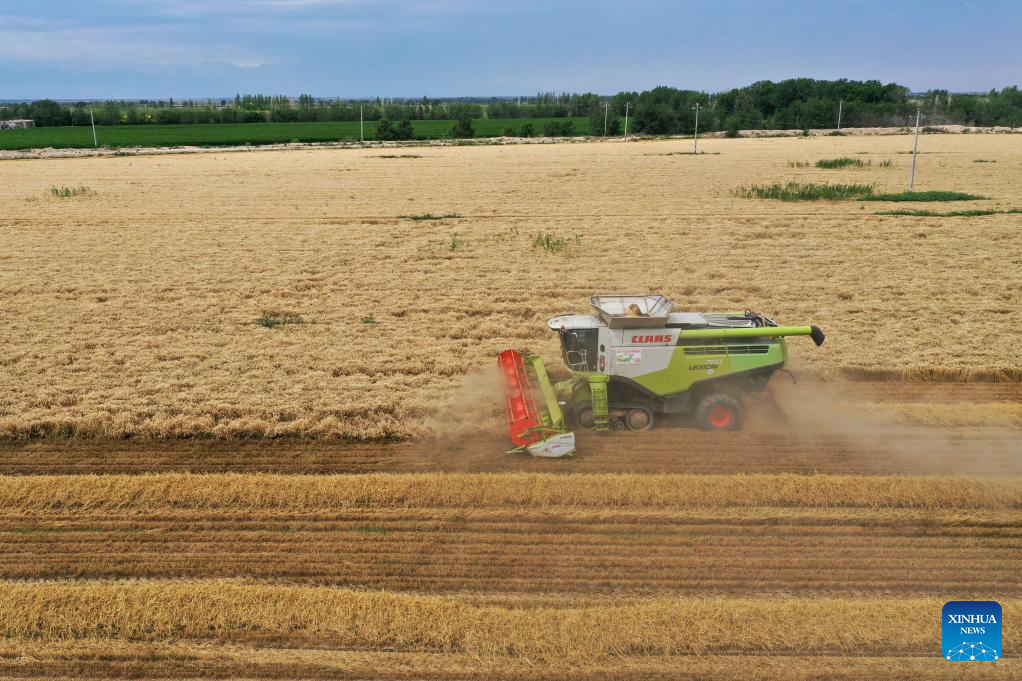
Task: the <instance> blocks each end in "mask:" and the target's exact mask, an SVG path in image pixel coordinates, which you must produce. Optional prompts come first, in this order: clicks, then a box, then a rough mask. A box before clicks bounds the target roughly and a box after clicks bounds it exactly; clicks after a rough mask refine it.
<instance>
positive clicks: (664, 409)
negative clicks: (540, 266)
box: [497, 295, 824, 457]
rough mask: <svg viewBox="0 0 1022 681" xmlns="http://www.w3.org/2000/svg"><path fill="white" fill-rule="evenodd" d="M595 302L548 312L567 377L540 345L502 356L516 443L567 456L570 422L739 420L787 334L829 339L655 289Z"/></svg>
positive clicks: (783, 354)
mask: <svg viewBox="0 0 1022 681" xmlns="http://www.w3.org/2000/svg"><path fill="white" fill-rule="evenodd" d="M591 302H592V304H593V307H594V308H596V312H597V315H584V314H566V315H560V316H558V317H554V318H553V319H551V320H549V321H548V322H547V324H548V325H549V326H550V328H551V329H553V330H554V331H556V332H557V333H559V334H560V337H561V353H562V356H563V359H564V364H565V366H566V367H567V369H568V371H569V372H570V373H571V378H569V379H567V380H564V381H560V382H557V383H553V382H551V380H550V377H549V375H548V374H547V371H546V367H545V366H544V364H543V360H542V359H540V358H539V357H537V356H535V355H528V354H523V353H520V352H518V351H517V350H505V351H504V352H502V353H500V355H499V356H498V358H497V363H498V365H499V366H500V369H501V372H502V373H503V375H504V380H505V387H506V391H507V403H506V415H507V426H508V434H509V436H510V438H511V441H512V442H513V443H514V444H515V446H516V448H518V449H525V450H527V451H529V452H530V453H531V454H533V455H535V456H546V457H557V456H566V455H570V454H573V453H574V452H575V434H574V433H573V432H572V431H571V430H570V427H569V424H571V427H578V428H593V429H596V430H611V429H613V430H646V429H648V428H651V427H652V426H653V421H654V418H655V415H656V414H685V413H691V414H694V415H695V419H696V422H697V423H698V424H699V425H700V426H701V427H702V428H705V429H707V430H736V429H738V428H739V427H740V426H741V423H742V415H743V414H742V412H743V398H744V396H745V395H747V394H749V393H754V392H758V391H761V390H763V389H764V388H766V385H767V383H768V382H769V380H770V377H771V376H773V374H774V372H775V371H777V370H779V369H782V368H783V367H784V364H785V362H787V359H788V349H787V346H786V345H785V341H784V337H785V336H809V337H810V338H812V339H813V341H814V342H815V343H816V345H817V346H819V345H822V344H823V341H824V335H823V332H822V331H821V330H820V328H819V327H817V326H779V325H778V324H777V323H776V322H775V321H774V320H772V319H770V318H768V317H765V316H763V315H761V314H759V313H756V312H752V311H750V310H746V311H745V312H713V313H699V312H673V311H672V309H673V307H674V305H673V303H672V302H671V301H670V300H668V299H667V298H665V297H664V296H659V295H649V296H646V295H597V296H593V297H592V298H591Z"/></svg>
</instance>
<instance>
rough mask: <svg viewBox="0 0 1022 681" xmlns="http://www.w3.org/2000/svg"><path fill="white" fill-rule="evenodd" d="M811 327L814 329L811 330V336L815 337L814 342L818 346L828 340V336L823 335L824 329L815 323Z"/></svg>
mask: <svg viewBox="0 0 1022 681" xmlns="http://www.w3.org/2000/svg"><path fill="white" fill-rule="evenodd" d="M809 328H810V329H812V331H810V332H809V337H810V338H812V339H813V342H814V343H816V347H820V346H821V345H823V341H825V340H827V337H826V336H824V335H823V330H822V329H821V328H820V327H818V326H816V325H815V324H813V325H812V326H810V327H809Z"/></svg>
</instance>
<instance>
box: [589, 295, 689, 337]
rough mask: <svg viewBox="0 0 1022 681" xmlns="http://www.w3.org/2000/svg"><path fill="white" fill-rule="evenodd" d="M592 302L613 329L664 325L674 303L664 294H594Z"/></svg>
mask: <svg viewBox="0 0 1022 681" xmlns="http://www.w3.org/2000/svg"><path fill="white" fill-rule="evenodd" d="M589 300H590V302H591V303H592V304H593V307H595V308H596V310H597V312H599V313H600V317H601V318H602V319H603V321H604V322H605V323H606V324H607V326H609V327H610V328H612V329H647V328H656V327H663V326H664V325H666V324H667V316H668V315H669V314H671V309H672V308H673V307H674V303H672V302H671V301H670V300H668V299H667V298H665V297H664V296H628V295H624V296H614V295H608V296H592V297H591V298H590V299H589Z"/></svg>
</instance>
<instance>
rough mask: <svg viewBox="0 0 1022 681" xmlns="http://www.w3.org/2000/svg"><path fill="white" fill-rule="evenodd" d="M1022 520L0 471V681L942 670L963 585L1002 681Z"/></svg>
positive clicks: (840, 489)
mask: <svg viewBox="0 0 1022 681" xmlns="http://www.w3.org/2000/svg"><path fill="white" fill-rule="evenodd" d="M1020 514H1022V479H1019V478H1012V477H979V476H959V477H955V478H947V477H936V476H933V477H929V476H840V475H838V476H827V475H808V476H799V475H706V476H699V475H628V474H613V475H596V474H593V475H587V474H575V475H549V474H525V473H520V474H490V473H481V474H469V473H433V474H425V473H415V474H397V473H388V474H369V475H328V476H301V475H271V474H207V475H191V474H177V473H168V474H150V475H104V476H97V475H64V476H0V579H3V580H4V581H2V582H0V673H6V674H7V675H20V676H61V675H64V676H82V675H89V676H96V677H99V676H129V675H130V676H135V677H146V676H149V677H167V678H170V677H178V676H181V675H190V676H193V675H196V674H198V675H209V676H218V677H224V678H230V677H237V678H314V677H333V678H336V677H342V678H349V677H350V678H360V677H366V676H371V677H373V678H451V677H452V676H453V677H457V678H479V679H484V678H486V679H489V678H496V677H502V678H535V679H541V678H543V679H553V678H563V677H564V675H565V674H571V675H572V676H574V677H579V678H586V677H590V678H594V679H596V678H599V679H615V678H619V679H625V678H631V679H649V678H657V677H661V676H662V677H667V676H670V677H672V678H677V677H678V676H695V677H703V678H705V677H707V676H713V677H743V678H748V677H749V676H750V675H752V674H753V673H754V674H755V675H759V676H760V677H762V678H786V679H787V678H799V677H803V678H856V677H857V676H860V675H863V674H865V675H870V674H873V673H877V672H878V670H880V669H883V670H884V672H890V671H891V670H896V671H897V672H898V673H900V674H902V675H903V676H904V677H906V678H908V677H911V678H941V677H942V676H944V675H946V674H947V670H946V668H945V667H943V666H941V665H939V664H938V665H935V664H934V662H935V658H936V656H935V654H934V651H935V650H936V648H937V647H938V646H939V645H940V643H939V640H940V628H939V625H938V624H937V621H938V619H939V618H938V617H937V615H938V614H939V611H940V607H941V605H942V604H943V602H944V601H945V600H946V599H947V594H948V593H951V592H954V593H955V594H956V595H958V596H960V597H977V598H991V597H993V598H996V599H997V600H999V601H1000V602H1001V603H1002V605H1003V606H1004V608H1005V652H1006V654H1007V655H1008V656H1009V657H1008V658H1007V659H1005V660H1004V661H1003V662H1004V665H1002V666H999V667H997V668H996V669H995V671H996V672H997V673H998V674H1001V673H1003V674H1004V677H1005V678H1010V677H1011V676H1012V674H1014V673H1017V672H1018V671H1019V670H1018V663H1017V661H1016V660H1015V659H1012V657H1011V656H1012V655H1013V654H1014V652H1015V651H1016V647H1017V645H1018V642H1019V640H1020V639H1019V636H1018V631H1017V625H1016V624H1014V622H1016V621H1017V620H1018V617H1019V615H1022V602H1020V601H1019V600H1018V597H1019V595H1020V594H1022V575H1020V573H1019V571H1018V570H1017V566H1018V564H1019V562H1020V560H1022V515H1020ZM16 580H18V581H16ZM20 580H26V581H20ZM1009 623H1010V624H1009ZM880 658H882V661H883V662H884V665H883V666H881V665H880V664H879V663H880V661H881V659H880ZM937 661H938V662H939V660H937ZM959 673H961V672H959ZM966 673H969V672H968V670H966Z"/></svg>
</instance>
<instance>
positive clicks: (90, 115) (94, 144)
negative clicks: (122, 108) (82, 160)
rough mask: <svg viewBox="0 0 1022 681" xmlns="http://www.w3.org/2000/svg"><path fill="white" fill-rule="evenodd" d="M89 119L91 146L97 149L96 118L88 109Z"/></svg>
mask: <svg viewBox="0 0 1022 681" xmlns="http://www.w3.org/2000/svg"><path fill="white" fill-rule="evenodd" d="M89 119H90V120H91V121H92V146H94V147H98V146H99V140H98V139H97V138H96V117H95V116H93V115H92V109H89Z"/></svg>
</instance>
